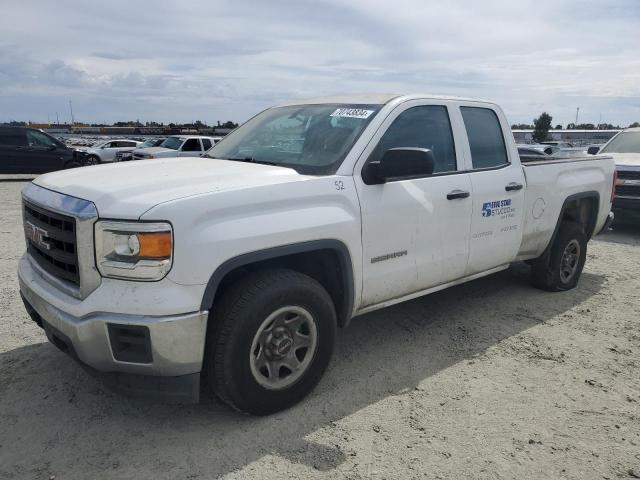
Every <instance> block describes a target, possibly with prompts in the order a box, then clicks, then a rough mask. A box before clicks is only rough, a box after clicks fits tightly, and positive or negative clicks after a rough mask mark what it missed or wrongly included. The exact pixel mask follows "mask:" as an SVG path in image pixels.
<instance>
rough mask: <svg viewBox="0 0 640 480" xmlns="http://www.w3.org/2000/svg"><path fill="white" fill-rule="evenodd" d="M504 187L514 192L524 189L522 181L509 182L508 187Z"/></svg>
mask: <svg viewBox="0 0 640 480" xmlns="http://www.w3.org/2000/svg"><path fill="white" fill-rule="evenodd" d="M504 189H505V190H506V191H507V192H514V191H516V190H522V184H521V183H516V182H511V183H508V184H507V186H506V187H504Z"/></svg>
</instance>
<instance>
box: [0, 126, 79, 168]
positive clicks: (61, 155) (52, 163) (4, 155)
mask: <svg viewBox="0 0 640 480" xmlns="http://www.w3.org/2000/svg"><path fill="white" fill-rule="evenodd" d="M84 158H85V154H84V153H83V152H79V151H77V150H74V149H72V148H69V147H67V146H66V145H65V144H64V143H62V142H60V141H58V140H56V139H55V138H53V137H52V136H51V135H48V134H46V133H44V132H42V131H40V130H37V129H35V128H29V127H3V126H0V174H1V173H47V172H53V171H55V170H62V169H64V168H74V167H81V166H83V165H84V164H85V160H84Z"/></svg>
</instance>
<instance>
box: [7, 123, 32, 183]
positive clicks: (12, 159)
mask: <svg viewBox="0 0 640 480" xmlns="http://www.w3.org/2000/svg"><path fill="white" fill-rule="evenodd" d="M26 148H27V137H26V135H25V133H24V130H23V129H20V128H1V127H0V173H20V166H22V164H23V163H24V156H25V155H24V152H25V149H26Z"/></svg>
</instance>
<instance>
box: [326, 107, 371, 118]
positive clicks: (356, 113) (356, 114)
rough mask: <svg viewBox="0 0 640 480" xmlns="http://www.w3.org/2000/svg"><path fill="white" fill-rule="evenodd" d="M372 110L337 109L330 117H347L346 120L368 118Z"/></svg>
mask: <svg viewBox="0 0 640 480" xmlns="http://www.w3.org/2000/svg"><path fill="white" fill-rule="evenodd" d="M372 113H373V110H364V109H362V108H338V109H337V110H336V111H335V112H333V113H332V114H331V115H329V116H330V117H347V118H369V116H371V114H372Z"/></svg>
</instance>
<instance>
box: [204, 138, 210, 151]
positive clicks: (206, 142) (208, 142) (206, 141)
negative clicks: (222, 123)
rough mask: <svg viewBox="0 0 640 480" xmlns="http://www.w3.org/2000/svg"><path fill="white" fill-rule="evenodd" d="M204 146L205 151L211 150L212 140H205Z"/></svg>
mask: <svg viewBox="0 0 640 480" xmlns="http://www.w3.org/2000/svg"><path fill="white" fill-rule="evenodd" d="M202 146H203V147H204V149H205V150H209V149H210V148H211V140H209V139H208V138H203V139H202Z"/></svg>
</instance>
